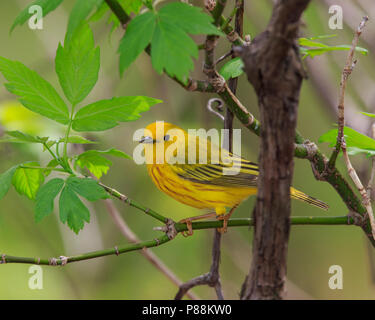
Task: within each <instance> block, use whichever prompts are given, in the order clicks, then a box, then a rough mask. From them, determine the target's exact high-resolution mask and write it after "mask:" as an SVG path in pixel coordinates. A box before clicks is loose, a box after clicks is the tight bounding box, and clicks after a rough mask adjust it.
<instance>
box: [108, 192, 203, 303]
mask: <svg viewBox="0 0 375 320" xmlns="http://www.w3.org/2000/svg"><path fill="white" fill-rule="evenodd" d="M105 206H106V208H107V211H108V213H109V215H110V216H111V217H112V219H113V221H114V223H115V224H116V226H117V227H118V229H119V230H120V231H121V233H122V234H123V235H124V237H125V238H126V239H128V240H129V241H130V242H132V243H139V242H141V240H140V239H139V238H138V237H137V235H136V234H135V233H134V232H133V231H132V230H131V229H130V227H129V226H128V224H127V223H126V222H125V220H124V219H123V218H122V217H121V215H120V213H119V212H118V210H117V208H116V207H115V205H114V203H113V201H112V200H110V199H107V200H105ZM140 253H141V254H142V255H143V256H144V257H145V258H146V259H147V260H148V261H149V262H150V263H151V264H152V265H154V266H155V268H156V269H158V270H159V271H160V272H161V273H163V274H164V275H165V276H166V277H167V278H168V279H169V280H170V281H171V282H172V283H173V284H175V285H176V286H177V287H179V286H180V285H181V284H182V281H181V280H180V279H179V278H178V277H177V276H176V275H175V274H174V273H173V271H172V270H171V269H169V268H168V267H167V266H166V265H165V263H164V262H163V261H161V260H160V258H158V257H157V256H156V255H155V254H154V253H153V252H152V251H150V250H148V249H147V248H143V249H142V250H141V251H140ZM187 296H188V297H189V298H190V299H192V300H199V297H198V296H196V295H195V294H194V293H192V292H188V293H187Z"/></svg>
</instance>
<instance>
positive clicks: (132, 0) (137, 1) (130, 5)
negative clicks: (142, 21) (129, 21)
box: [119, 0, 143, 15]
mask: <svg viewBox="0 0 375 320" xmlns="http://www.w3.org/2000/svg"><path fill="white" fill-rule="evenodd" d="M119 3H120V4H121V6H122V7H123V9H124V10H125V12H126V13H127V14H128V15H130V14H131V13H134V14H138V13H139V11H140V10H141V8H142V5H143V2H142V0H120V1H119Z"/></svg>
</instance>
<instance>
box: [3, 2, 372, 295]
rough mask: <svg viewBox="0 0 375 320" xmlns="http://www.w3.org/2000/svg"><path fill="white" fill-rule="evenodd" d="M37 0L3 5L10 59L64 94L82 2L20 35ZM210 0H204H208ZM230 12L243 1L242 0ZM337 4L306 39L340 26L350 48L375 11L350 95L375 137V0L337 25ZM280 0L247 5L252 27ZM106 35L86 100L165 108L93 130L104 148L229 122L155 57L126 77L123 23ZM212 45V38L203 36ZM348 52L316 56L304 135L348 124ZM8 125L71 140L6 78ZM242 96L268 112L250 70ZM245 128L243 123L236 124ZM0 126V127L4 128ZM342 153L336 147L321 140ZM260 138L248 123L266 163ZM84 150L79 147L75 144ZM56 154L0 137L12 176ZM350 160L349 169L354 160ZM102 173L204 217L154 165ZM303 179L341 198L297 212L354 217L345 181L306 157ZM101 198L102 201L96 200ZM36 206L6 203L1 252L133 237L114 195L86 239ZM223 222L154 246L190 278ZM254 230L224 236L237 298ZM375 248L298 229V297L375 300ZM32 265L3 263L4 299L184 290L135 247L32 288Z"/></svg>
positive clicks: (293, 256)
mask: <svg viewBox="0 0 375 320" xmlns="http://www.w3.org/2000/svg"><path fill="white" fill-rule="evenodd" d="M28 3H29V1H26V0H13V1H10V0H7V1H1V2H0V43H1V44H2V45H1V47H0V55H1V56H4V57H6V58H10V59H14V60H18V61H21V62H23V63H24V64H25V65H27V66H28V67H30V68H32V69H34V70H36V71H37V72H38V73H40V74H41V75H42V76H43V77H45V78H46V79H48V80H49V81H50V82H51V83H52V84H53V85H55V87H56V88H58V91H59V92H60V93H62V91H61V89H60V87H59V85H58V81H57V76H56V74H55V73H54V57H55V51H56V48H57V45H58V43H59V42H62V41H63V39H64V34H65V29H66V24H67V18H68V14H69V12H70V10H71V8H72V6H73V4H74V1H73V0H65V1H64V2H63V4H62V6H60V7H59V8H58V9H57V10H56V11H54V12H53V13H51V14H50V15H48V16H47V17H46V18H45V19H44V29H43V30H31V29H29V28H28V25H27V23H26V24H25V25H23V26H22V27H17V28H16V29H15V30H14V31H13V33H12V34H11V35H9V29H10V26H11V25H12V23H13V20H14V19H15V17H16V16H17V14H18V13H19V12H20V10H21V9H22V8H24V7H25V6H26V5H27V4H28ZM200 3H201V1H196V4H200ZM228 3H229V5H228V7H229V8H227V10H226V14H228V12H229V10H231V9H232V1H228ZM332 4H335V3H334V1H328V0H327V1H326V0H319V1H318V0H316V1H312V3H311V5H310V6H309V8H308V10H307V11H306V13H305V15H304V18H303V21H304V26H303V28H302V33H303V35H305V36H318V35H327V34H337V37H334V38H331V39H326V40H325V42H326V43H329V44H350V43H351V41H352V36H353V28H355V27H356V26H357V25H358V23H359V22H360V20H361V17H362V15H364V14H367V15H369V16H370V22H369V26H368V27H367V28H366V30H365V33H364V35H363V38H362V40H361V42H360V45H361V46H362V47H365V48H367V49H368V50H369V51H370V54H369V55H368V56H362V55H358V60H359V62H358V64H357V66H356V68H355V71H354V72H353V75H352V77H351V78H350V81H349V88H348V91H347V93H348V94H347V109H348V110H347V121H348V124H349V125H352V126H354V127H355V128H356V129H357V130H360V131H362V132H364V133H368V132H367V130H368V126H369V123H368V122H366V121H368V120H367V119H364V118H365V117H364V116H362V115H361V114H359V111H369V112H374V111H375V92H374V90H373V88H374V81H375V60H374V57H375V56H374V47H375V28H374V27H373V26H374V22H373V21H372V20H373V19H374V18H375V3H374V1H373V0H361V1H354V0H353V1H350V0H345V1H340V3H339V4H340V5H342V6H343V9H344V29H343V30H331V29H329V27H328V19H329V17H330V15H329V13H328V8H329V6H330V5H332ZM271 6H272V1H263V0H262V1H261V0H248V1H246V3H245V7H246V12H245V24H244V30H245V34H250V35H251V37H252V38H254V37H255V36H256V35H257V34H258V33H259V32H260V31H262V30H264V28H265V27H266V25H267V22H268V19H269V17H270V13H271ZM92 27H93V30H94V34H95V40H96V43H97V44H98V45H100V48H101V65H102V68H101V71H100V75H99V81H98V83H97V85H96V86H95V88H94V90H93V92H92V93H91V94H90V95H89V97H88V99H87V100H86V101H85V102H86V103H89V102H92V101H96V100H98V99H106V98H111V97H112V96H120V95H147V96H151V97H155V98H160V99H162V100H163V101H164V103H163V104H160V105H156V106H154V107H152V108H151V110H150V111H149V112H147V113H144V114H143V116H142V118H141V119H140V120H138V121H135V122H129V123H122V124H121V125H120V126H118V127H116V128H115V129H113V130H110V131H106V132H103V133H93V134H91V135H90V136H89V137H90V138H92V139H96V140H98V141H99V142H100V144H99V145H98V148H100V149H102V150H105V149H107V148H109V147H115V148H118V149H120V150H123V151H125V152H126V153H129V154H132V152H133V148H134V147H135V145H136V143H135V142H133V141H132V135H133V132H134V131H135V130H136V129H138V128H143V127H145V126H146V125H147V124H148V123H150V122H152V121H155V120H165V121H168V122H172V123H175V124H178V125H180V126H181V127H183V128H185V129H187V128H206V129H209V128H213V127H214V128H219V129H220V128H221V127H222V125H223V124H222V123H221V121H220V120H219V119H218V118H216V117H215V116H214V115H212V114H211V113H208V112H207V109H206V103H207V100H208V99H209V98H210V97H211V95H210V94H202V93H190V92H187V91H185V90H184V89H182V88H181V87H180V86H179V85H178V84H176V83H175V82H173V81H172V80H170V79H169V78H168V77H166V76H165V75H163V76H159V75H157V74H156V73H155V72H154V70H153V69H152V67H151V62H150V58H149V57H148V56H147V55H146V54H141V56H140V57H139V58H138V59H137V61H136V62H135V63H134V64H133V65H132V66H131V67H130V68H129V70H127V71H126V72H125V74H124V76H123V77H122V78H120V77H119V72H118V55H117V53H116V51H117V47H118V41H119V40H120V38H121V36H122V34H123V31H122V30H117V31H115V32H114V33H113V34H112V36H111V37H110V38H109V37H108V35H109V31H110V26H108V25H107V24H106V23H105V21H101V22H99V23H93V24H92ZM196 39H197V41H198V43H202V41H203V38H202V37H196ZM228 48H229V46H228V43H227V42H226V41H225V40H224V39H222V40H221V41H220V43H219V46H218V49H217V51H216V57H217V58H218V57H219V56H221V55H222V54H224V53H226V52H227V51H228ZM345 57H346V52H332V53H329V54H325V55H324V56H319V57H316V58H314V59H313V60H311V59H307V60H305V65H306V70H307V72H308V75H309V79H308V80H306V81H304V84H303V88H302V93H301V100H300V109H299V119H298V129H299V131H300V132H301V133H302V134H303V135H304V136H305V137H306V138H308V139H311V140H312V141H315V142H317V140H318V138H319V136H320V135H321V134H323V133H324V132H326V131H328V130H329V129H331V128H332V127H333V123H334V122H335V121H336V119H335V116H334V110H333V107H335V104H336V101H337V97H338V88H339V82H340V72H341V69H342V67H343V66H344V63H345ZM201 66H202V52H201V53H200V59H199V60H198V61H196V70H195V71H194V73H193V77H195V78H198V79H203V75H202V73H201ZM0 83H1V86H0V126H1V130H3V129H5V130H16V129H18V130H23V131H25V132H29V133H34V134H38V135H50V136H56V137H57V136H60V135H61V134H62V128H60V126H59V125H58V124H56V123H55V122H53V121H49V120H46V119H42V118H40V117H38V116H36V115H34V114H31V113H30V112H26V111H25V110H26V109H25V108H23V107H20V106H19V104H18V103H17V101H16V100H15V97H14V96H12V95H11V94H9V93H8V92H7V91H6V90H5V88H4V86H3V83H4V78H3V77H0ZM238 96H239V98H240V100H241V101H242V103H243V104H244V105H245V106H246V107H247V108H248V109H249V110H250V111H251V112H252V113H253V114H255V115H256V116H257V115H258V107H257V99H256V96H255V95H254V91H253V89H252V87H251V86H250V85H249V83H248V82H247V80H246V77H245V76H244V75H242V76H241V77H240V81H239V87H238ZM235 128H242V126H241V124H240V123H238V122H237V121H236V122H235ZM1 130H0V131H1ZM320 147H321V149H322V150H323V151H324V152H326V153H327V152H330V150H329V148H328V147H327V145H320ZM258 150H259V142H258V137H256V136H255V135H253V134H251V133H250V132H248V131H247V130H242V155H243V156H245V157H246V158H248V159H250V160H253V161H257V157H258ZM73 151H74V150H73ZM47 159H48V157H47V155H46V154H45V153H42V152H41V150H40V149H39V148H38V147H34V146H26V145H18V144H17V145H16V144H14V145H11V144H0V172H4V171H5V170H7V169H8V168H9V167H11V166H13V165H14V164H17V163H21V162H22V161H26V160H38V161H41V162H42V163H44V164H45V163H46V162H47ZM368 162H369V161H368V159H365V158H364V157H363V158H361V157H356V158H354V159H353V163H354V165H355V167H356V168H357V169H358V170H359V171H360V172H361V173H362V176H364V177H368ZM339 166H340V168H341V170H342V171H343V172H344V170H345V168H344V166H343V161H342V159H341V158H340V159H339ZM102 181H103V182H104V183H106V184H107V185H110V186H112V187H114V188H116V189H117V190H119V191H121V192H122V193H124V194H126V195H128V196H129V197H130V198H132V199H135V200H137V201H138V202H140V203H142V204H143V205H145V206H148V207H151V208H153V209H154V210H156V211H158V212H160V213H162V214H164V215H166V216H170V217H171V218H174V219H181V218H183V217H187V216H193V215H198V214H200V211H199V210H196V209H193V208H190V207H187V206H185V205H183V204H180V203H178V202H176V201H175V200H173V199H171V198H169V197H168V196H166V195H165V194H163V193H161V192H160V191H158V190H157V189H156V187H155V186H154V185H153V183H152V182H151V180H150V179H149V177H148V175H147V171H146V168H145V167H144V166H138V165H136V164H134V163H133V162H132V161H131V160H124V159H121V160H118V159H115V160H114V165H113V167H112V168H111V169H110V170H109V172H108V174H107V175H106V176H104V177H103V178H102ZM294 186H295V187H296V188H298V189H300V190H303V191H304V192H306V193H308V194H310V195H312V196H314V197H317V198H319V199H321V200H323V201H325V202H327V203H328V204H329V205H330V210H329V211H328V212H327V213H325V212H323V211H321V210H319V209H317V208H314V207H312V206H309V205H306V204H304V203H300V202H297V201H293V203H292V208H293V211H292V215H294V216H307V215H308V216H310V215H311V216H318V215H329V216H342V215H346V214H347V209H346V207H345V206H344V204H343V203H342V202H341V200H340V198H339V196H338V195H337V194H336V192H335V191H334V190H333V188H332V187H331V186H330V185H329V184H327V183H324V182H318V181H316V180H315V178H314V176H313V174H312V172H311V168H310V165H309V163H308V161H306V160H298V159H297V160H296V161H295V174H294ZM115 204H116V206H117V208H118V209H119V211H120V212H121V214H122V217H123V218H124V219H125V220H126V222H127V223H128V224H129V226H130V227H131V228H132V230H133V231H134V232H135V233H136V234H137V235H138V236H139V237H140V238H141V239H143V240H147V239H153V238H155V237H156V236H159V235H160V233H158V232H157V231H153V230H152V228H153V227H154V226H156V225H158V223H157V222H156V221H155V220H153V219H152V218H150V217H147V216H146V215H144V214H142V213H141V212H139V211H138V210H136V209H134V208H130V207H128V206H124V205H123V204H122V203H120V202H119V201H115ZM253 204H254V198H251V199H249V200H247V201H246V202H244V203H243V204H242V205H241V206H240V207H239V209H238V210H237V211H236V213H235V217H249V216H250V215H251V213H252V208H253ZM90 205H91V204H90ZM33 206H34V204H33V202H32V201H30V200H28V199H26V198H25V197H21V196H20V195H18V194H17V193H16V191H15V190H14V189H13V188H12V189H11V190H10V192H9V193H8V194H7V196H6V197H5V198H4V199H3V200H2V201H1V202H0V252H1V253H6V254H9V255H15V256H27V257H33V256H35V257H58V256H60V255H65V256H69V255H73V254H78V253H84V252H88V251H92V250H98V249H102V248H110V247H114V246H116V245H123V244H126V243H127V240H126V239H125V238H124V237H123V236H122V235H121V233H120V232H119V230H118V229H117V227H116V226H115V224H114V222H113V220H112V219H111V217H110V216H109V215H108V212H107V211H106V208H105V206H104V204H103V202H98V203H95V204H94V205H91V206H90V208H91V217H92V218H91V219H92V221H91V223H90V224H88V225H86V226H85V229H84V230H83V231H82V232H81V233H80V234H79V235H78V236H76V235H75V234H74V233H73V232H72V231H71V230H69V229H68V227H67V226H66V225H63V224H62V223H60V222H59V221H58V216H57V214H56V213H55V214H52V215H50V216H48V217H47V218H45V219H44V220H43V221H42V222H40V223H38V224H36V223H35V222H34V217H33ZM212 235H213V231H212V230H205V231H196V232H195V233H194V236H193V237H189V238H183V237H182V236H181V235H179V236H178V237H177V238H176V239H175V240H173V241H171V242H169V243H167V244H165V245H163V246H160V247H158V248H155V249H152V251H153V252H154V253H155V254H157V255H158V257H160V258H161V259H162V260H163V261H164V262H165V264H166V265H167V266H168V267H169V268H171V269H172V270H173V271H174V272H175V274H176V275H177V276H178V277H179V278H180V279H182V280H183V281H186V280H189V279H190V278H192V277H195V276H197V275H199V274H202V273H205V272H207V271H208V270H209V266H210V260H211V258H210V254H211V245H212ZM251 243H252V230H251V229H248V228H246V227H245V228H230V230H229V232H228V233H227V234H225V235H224V237H223V244H222V246H223V250H222V257H221V276H222V286H223V290H224V295H225V298H228V299H230V298H231V299H236V298H238V296H239V292H240V288H241V285H242V282H243V280H244V278H245V275H246V274H247V273H248V270H249V266H250V261H251ZM373 253H374V249H373V248H370V247H369V244H368V240H367V239H366V237H365V236H364V234H363V232H362V231H361V230H360V229H359V228H356V227H354V226H350V227H349V226H332V227H328V226H327V227H325V226H295V227H292V230H291V236H290V242H289V253H288V295H287V298H293V299H305V298H307V299H373V298H375V287H374V284H375V282H374V281H375V279H374V277H375V267H374V256H373ZM331 265H340V266H341V267H342V268H343V276H344V288H343V290H331V289H330V288H329V287H328V280H329V277H330V276H331V275H330V274H329V273H328V269H329V267H330V266H331ZM29 268H30V265H22V264H7V265H1V266H0V282H1V286H0V298H1V299H171V298H173V297H174V295H175V293H176V292H177V288H176V286H175V285H174V284H172V283H171V282H170V281H169V280H168V279H167V278H166V277H165V276H164V275H163V274H162V273H160V272H159V271H158V270H157V269H156V268H155V267H153V266H152V265H151V264H150V263H149V262H148V261H147V260H146V259H145V258H144V257H143V256H142V255H141V254H140V253H139V252H131V253H126V254H123V255H120V256H119V257H116V256H109V257H104V258H100V259H96V260H91V261H86V262H79V263H73V264H69V265H67V266H65V267H43V276H44V278H43V286H44V288H43V289H42V290H31V289H29V287H28V281H29V278H30V276H31V274H29V273H28V271H29ZM194 292H195V293H196V294H197V295H199V297H201V298H205V299H214V298H216V297H215V294H214V290H213V289H212V288H209V287H198V288H196V289H194Z"/></svg>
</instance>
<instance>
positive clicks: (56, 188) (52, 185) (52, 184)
mask: <svg viewBox="0 0 375 320" xmlns="http://www.w3.org/2000/svg"><path fill="white" fill-rule="evenodd" d="M63 186H64V180H62V179H60V178H55V179H52V180H50V181H48V182H47V183H46V184H45V185H43V186H42V187H41V188H40V189H39V191H38V193H37V195H36V198H35V222H39V221H41V220H42V219H43V218H44V217H46V216H48V215H49V214H50V213H51V212H52V211H53V201H54V199H55V198H56V196H57V195H58V194H59V192H60V191H61V189H62V187H63Z"/></svg>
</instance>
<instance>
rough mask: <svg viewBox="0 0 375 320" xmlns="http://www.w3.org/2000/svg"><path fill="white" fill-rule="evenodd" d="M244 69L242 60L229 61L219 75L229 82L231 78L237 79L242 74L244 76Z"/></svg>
mask: <svg viewBox="0 0 375 320" xmlns="http://www.w3.org/2000/svg"><path fill="white" fill-rule="evenodd" d="M243 67H244V64H243V62H242V60H241V58H239V57H238V58H234V59H232V60H230V61H228V62H227V63H226V64H225V65H224V66H223V67H222V68H221V69H220V71H219V73H220V74H221V75H222V76H223V78H224V79H225V81H227V80H229V79H230V78H237V77H239V76H240V75H241V74H243Z"/></svg>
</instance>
